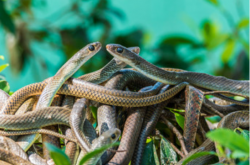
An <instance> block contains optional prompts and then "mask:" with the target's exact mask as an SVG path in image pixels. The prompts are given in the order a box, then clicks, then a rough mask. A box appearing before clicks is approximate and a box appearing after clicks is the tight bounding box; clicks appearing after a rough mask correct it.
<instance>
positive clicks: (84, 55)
mask: <svg viewBox="0 0 250 165" xmlns="http://www.w3.org/2000/svg"><path fill="white" fill-rule="evenodd" d="M100 49H101V43H99V42H94V43H91V44H88V45H86V46H85V47H84V48H82V49H81V50H79V51H78V52H77V53H76V54H75V55H74V56H73V57H71V58H70V59H69V60H68V61H67V62H66V63H65V64H64V65H63V66H62V67H61V68H60V70H59V71H58V72H57V73H56V75H55V76H53V78H52V79H51V80H50V81H49V82H48V84H47V86H46V87H45V88H44V90H43V92H42V94H41V96H40V98H39V100H38V103H37V106H36V109H39V108H43V107H48V106H50V104H51V102H52V100H53V97H54V96H55V95H56V92H57V91H58V90H59V88H60V87H61V86H62V84H63V83H64V82H65V81H66V80H67V79H68V78H69V77H71V76H72V75H73V74H74V73H75V72H76V71H77V70H78V69H79V68H80V67H81V66H82V64H84V63H85V62H86V61H88V60H89V59H90V58H91V57H92V56H93V55H95V54H96V53H97V52H98V51H99V50H100Z"/></svg>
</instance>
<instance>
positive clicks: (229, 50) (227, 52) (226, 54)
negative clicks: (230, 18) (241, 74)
mask: <svg viewBox="0 0 250 165" xmlns="http://www.w3.org/2000/svg"><path fill="white" fill-rule="evenodd" d="M235 44H236V43H235V40H232V39H230V40H229V41H228V42H227V43H226V46H225V49H224V51H223V53H222V55H221V59H222V62H223V63H227V62H229V60H230V58H231V57H232V55H233V51H234V48H235Z"/></svg>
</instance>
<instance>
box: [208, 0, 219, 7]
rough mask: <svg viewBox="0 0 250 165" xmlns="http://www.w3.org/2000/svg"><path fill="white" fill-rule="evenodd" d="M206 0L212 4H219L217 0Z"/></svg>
mask: <svg viewBox="0 0 250 165" xmlns="http://www.w3.org/2000/svg"><path fill="white" fill-rule="evenodd" d="M207 1H208V2H211V3H212V4H214V5H216V6H217V5H219V3H218V1H217V0H207Z"/></svg>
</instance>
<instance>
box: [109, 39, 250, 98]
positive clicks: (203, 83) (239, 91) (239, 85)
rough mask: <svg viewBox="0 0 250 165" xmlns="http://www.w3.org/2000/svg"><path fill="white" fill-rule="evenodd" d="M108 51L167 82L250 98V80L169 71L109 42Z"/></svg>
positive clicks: (145, 72) (148, 74) (146, 73)
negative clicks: (188, 84)
mask: <svg viewBox="0 0 250 165" xmlns="http://www.w3.org/2000/svg"><path fill="white" fill-rule="evenodd" d="M106 48H107V51H108V52H109V53H110V54H112V55H113V56H114V57H116V58H117V59H119V60H121V61H123V62H125V63H127V64H128V65H130V66H132V67H133V68H135V69H136V70H138V71H139V72H140V73H142V74H144V75H146V76H148V77H150V78H151V79H153V80H156V81H159V82H162V83H165V84H172V85H175V84H178V83H180V82H188V83H190V84H192V85H194V86H198V87H201V88H205V89H209V90H214V91H225V92H230V93H232V94H235V95H240V96H244V97H248V98H249V81H237V80H231V79H227V78H225V77H216V76H211V75H208V74H204V73H197V72H169V71H165V70H163V69H161V68H158V67H157V66H155V65H153V64H151V63H149V62H147V61H146V60H144V59H143V58H141V57H140V56H138V55H136V54H135V53H133V52H131V51H130V50H128V49H127V48H125V47H123V46H121V45H118V44H109V45H107V46H106Z"/></svg>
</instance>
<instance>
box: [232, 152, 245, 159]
mask: <svg viewBox="0 0 250 165" xmlns="http://www.w3.org/2000/svg"><path fill="white" fill-rule="evenodd" d="M245 157H248V154H247V153H245V152H241V151H234V152H233V153H232V158H234V159H236V158H245Z"/></svg>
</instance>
